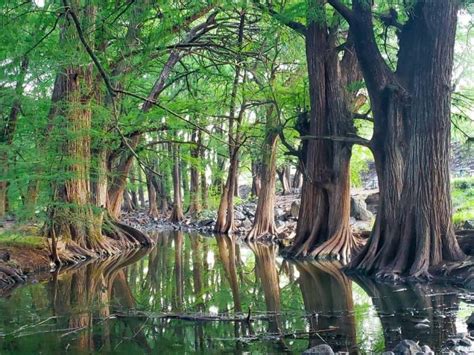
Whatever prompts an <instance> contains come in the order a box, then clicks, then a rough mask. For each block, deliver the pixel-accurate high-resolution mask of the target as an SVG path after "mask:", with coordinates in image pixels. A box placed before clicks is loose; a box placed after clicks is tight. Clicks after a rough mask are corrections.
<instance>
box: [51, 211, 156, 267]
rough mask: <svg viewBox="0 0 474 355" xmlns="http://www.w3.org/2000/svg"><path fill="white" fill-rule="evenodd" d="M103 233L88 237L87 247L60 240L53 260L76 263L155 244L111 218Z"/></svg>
mask: <svg viewBox="0 0 474 355" xmlns="http://www.w3.org/2000/svg"><path fill="white" fill-rule="evenodd" d="M102 233H103V235H99V236H96V237H95V238H90V239H88V240H87V241H86V247H83V246H81V245H79V244H77V243H76V242H74V241H72V240H67V241H61V240H59V241H58V242H57V244H56V255H57V260H53V261H54V262H55V263H56V264H57V266H62V265H75V264H78V263H81V262H84V261H86V260H88V259H96V258H102V257H108V256H112V255H117V254H121V253H123V252H124V251H125V250H129V249H133V248H139V247H147V246H151V245H153V244H154V241H153V240H152V239H151V238H150V237H148V236H147V235H146V234H144V233H142V232H140V231H139V230H137V229H135V228H133V227H130V226H128V225H126V224H123V223H120V222H118V221H115V220H113V219H111V218H105V219H104V223H103V226H102ZM52 255H54V253H52Z"/></svg>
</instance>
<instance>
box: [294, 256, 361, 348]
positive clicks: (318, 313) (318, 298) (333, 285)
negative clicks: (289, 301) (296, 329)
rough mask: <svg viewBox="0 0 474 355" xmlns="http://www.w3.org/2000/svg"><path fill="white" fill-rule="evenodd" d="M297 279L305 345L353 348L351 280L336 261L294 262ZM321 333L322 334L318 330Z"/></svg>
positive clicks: (353, 329) (354, 331) (353, 328)
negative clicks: (305, 323)
mask: <svg viewBox="0 0 474 355" xmlns="http://www.w3.org/2000/svg"><path fill="white" fill-rule="evenodd" d="M295 264H296V268H297V270H298V272H299V273H300V277H299V280H298V283H299V285H300V288H301V293H302V295H303V300H304V306H305V310H306V312H307V313H308V314H309V323H310V337H309V347H312V346H316V345H318V344H322V343H326V342H328V343H330V344H331V345H332V346H333V349H334V350H335V351H346V352H354V351H355V350H356V329H355V319H354V303H353V301H352V285H351V281H350V279H349V278H347V276H345V275H344V274H343V273H342V272H341V271H340V268H341V265H340V264H339V263H338V262H337V261H321V262H316V261H314V262H308V261H304V262H297V263H295ZM319 332H321V334H323V336H324V338H323V336H322V335H320V333H319Z"/></svg>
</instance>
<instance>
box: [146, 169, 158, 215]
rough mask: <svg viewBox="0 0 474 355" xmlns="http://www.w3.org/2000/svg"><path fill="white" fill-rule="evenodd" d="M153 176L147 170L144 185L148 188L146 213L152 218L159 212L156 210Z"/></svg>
mask: <svg viewBox="0 0 474 355" xmlns="http://www.w3.org/2000/svg"><path fill="white" fill-rule="evenodd" d="M154 178H155V177H154V175H153V172H151V171H150V172H147V174H146V186H147V189H148V215H149V216H150V217H152V218H158V216H159V215H160V213H159V212H158V205H157V191H156V189H155V184H154V183H153V179H154Z"/></svg>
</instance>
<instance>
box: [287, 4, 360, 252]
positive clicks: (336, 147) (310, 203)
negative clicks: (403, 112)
mask: <svg viewBox="0 0 474 355" xmlns="http://www.w3.org/2000/svg"><path fill="white" fill-rule="evenodd" d="M324 3H325V1H317V2H315V3H313V6H314V8H313V11H319V10H322V9H323V6H324ZM310 12H311V11H310ZM311 13H312V12H311ZM336 35H337V28H328V26H327V24H326V20H325V19H321V18H317V19H314V18H311V17H310V22H309V25H308V28H307V31H306V55H307V61H308V75H309V83H310V85H309V88H310V103H311V112H310V127H309V134H310V135H311V136H313V137H316V138H315V139H314V140H310V141H309V142H308V143H307V146H306V147H305V152H304V161H303V169H302V170H303V171H304V174H303V177H304V180H303V187H302V192H301V207H300V212H299V217H298V224H297V230H296V238H295V241H294V244H293V246H292V247H291V248H290V249H289V253H290V255H292V256H295V257H305V256H313V257H319V256H322V257H327V256H329V257H339V258H342V259H344V260H347V259H349V258H350V257H351V253H352V250H353V248H354V247H355V239H354V236H353V235H352V231H351V227H350V225H349V218H350V173H349V162H350V157H351V148H352V144H351V143H350V142H348V141H345V140H344V139H342V140H341V141H337V140H332V139H320V138H317V137H328V136H329V137H335V136H337V137H350V136H351V135H353V134H354V128H353V124H352V115H351V112H350V110H349V104H350V100H349V97H348V94H347V92H346V90H345V88H346V87H347V85H348V84H350V83H351V82H352V81H351V80H353V79H352V78H351V77H349V76H348V75H347V73H350V72H353V71H354V72H357V67H356V66H355V65H354V64H356V62H355V61H353V60H348V59H347V58H348V57H350V56H353V54H352V53H353V51H352V50H351V45H350V41H349V39H348V42H347V44H346V50H345V53H344V57H345V59H344V58H343V59H342V60H339V59H338V51H337V49H336V47H337V46H336ZM349 64H350V65H351V66H350V68H345V66H348V65H349Z"/></svg>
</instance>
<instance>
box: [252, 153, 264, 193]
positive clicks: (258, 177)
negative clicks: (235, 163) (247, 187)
mask: <svg viewBox="0 0 474 355" xmlns="http://www.w3.org/2000/svg"><path fill="white" fill-rule="evenodd" d="M261 187H262V163H261V161H259V160H255V159H252V195H253V196H258V195H259V193H260V188H261Z"/></svg>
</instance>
